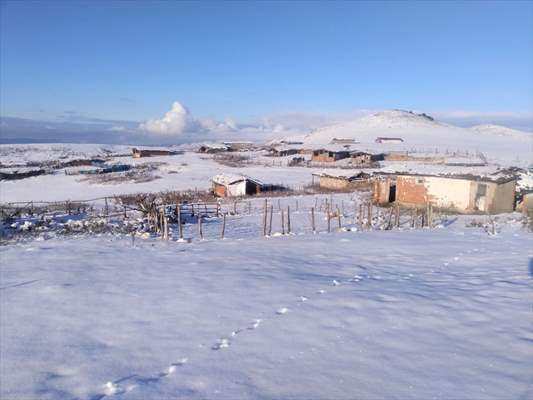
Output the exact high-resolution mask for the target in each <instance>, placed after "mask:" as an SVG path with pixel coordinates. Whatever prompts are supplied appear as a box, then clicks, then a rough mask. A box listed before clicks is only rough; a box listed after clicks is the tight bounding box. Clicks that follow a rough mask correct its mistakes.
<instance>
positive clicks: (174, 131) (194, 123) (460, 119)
mask: <svg viewBox="0 0 533 400" xmlns="http://www.w3.org/2000/svg"><path fill="white" fill-rule="evenodd" d="M376 111H382V110H353V111H350V112H338V113H331V112H329V113H326V112H324V113H321V112H283V113H277V114H271V115H267V116H264V117H259V118H255V119H254V120H251V121H247V122H236V121H235V120H234V119H232V118H229V117H227V118H225V119H223V120H216V119H204V118H196V117H194V116H193V115H192V114H191V112H190V111H189V110H188V108H187V107H186V106H185V105H183V104H182V103H181V102H179V101H174V102H173V103H172V105H171V107H170V110H168V111H167V112H166V113H165V114H164V115H163V116H162V117H161V118H159V119H157V118H156V119H148V120H146V121H122V120H106V119H99V118H93V117H91V118H90V117H86V116H83V115H81V114H78V113H76V112H75V111H69V112H68V113H66V112H65V113H62V114H59V115H58V116H57V118H56V119H52V120H36V119H27V118H16V117H7V116H1V117H0V143H18V142H20V143H25V142H26V143H29V142H54V141H56V142H75V143H128V144H146V145H148V144H155V145H164V144H180V143H191V142H201V141H220V140H252V141H258V142H259V141H266V140H270V139H273V138H276V137H282V136H290V135H299V134H306V133H309V132H310V131H312V130H314V129H317V128H321V127H324V126H328V125H333V124H337V123H343V122H346V121H350V120H354V119H357V118H360V117H363V116H365V115H368V114H371V113H373V112H376ZM413 111H415V112H421V111H419V110H413ZM426 113H427V114H429V115H431V116H433V117H434V118H435V119H437V120H439V121H442V122H445V123H449V124H451V125H456V126H460V127H471V126H474V125H481V124H495V125H502V126H506V127H509V128H513V129H518V130H523V131H528V132H533V114H532V113H527V112H492V113H491V112H475V111H434V112H431V111H426Z"/></svg>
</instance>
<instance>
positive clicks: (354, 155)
mask: <svg viewBox="0 0 533 400" xmlns="http://www.w3.org/2000/svg"><path fill="white" fill-rule="evenodd" d="M350 163H351V164H352V165H355V166H358V167H369V166H370V165H372V154H370V153H365V152H364V151H353V152H351V153H350Z"/></svg>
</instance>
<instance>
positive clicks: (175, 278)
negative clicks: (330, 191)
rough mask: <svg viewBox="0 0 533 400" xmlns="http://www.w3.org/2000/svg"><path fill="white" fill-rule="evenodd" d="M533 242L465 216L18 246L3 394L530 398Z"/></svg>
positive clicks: (8, 264) (0, 374)
mask: <svg viewBox="0 0 533 400" xmlns="http://www.w3.org/2000/svg"><path fill="white" fill-rule="evenodd" d="M529 244H530V236H529V234H528V233H527V232H524V231H522V230H521V229H520V227H519V225H518V224H516V225H514V226H513V225H509V226H505V227H504V231H503V232H502V233H501V234H499V235H497V236H493V237H490V236H488V235H487V234H486V233H485V232H483V231H482V230H481V229H477V228H469V229H465V228H464V221H462V220H459V222H456V223H455V224H452V225H451V226H449V227H447V228H443V229H436V230H431V231H427V230H418V231H407V232H394V231H388V232H377V231H375V232H355V233H354V232H346V233H336V234H329V235H328V234H318V235H304V236H293V237H273V238H270V239H259V238H248V239H245V240H235V239H226V240H224V241H220V240H207V241H204V242H200V241H195V242H193V243H192V244H183V243H176V242H161V241H152V240H149V241H141V240H137V242H136V244H135V246H132V244H131V241H130V240H129V239H128V238H124V239H120V238H116V237H105V236H103V237H100V238H92V239H87V238H84V239H69V240H60V239H52V240H48V241H43V242H38V241H36V242H32V243H29V244H25V245H12V246H6V247H3V248H1V249H0V252H1V253H0V256H1V258H2V263H1V264H0V271H1V274H0V290H1V296H0V308H1V310H2V312H1V313H0V335H1V338H2V340H1V341H0V352H1V355H2V362H1V363H0V397H1V398H2V399H4V398H5V399H13V400H17V399H24V400H27V399H40V400H47V399H73V398H76V399H91V400H96V399H105V400H107V399H114V398H116V399H124V400H127V399H170V398H181V399H213V398H218V399H228V400H229V399H237V398H239V399H281V398H284V399H287V398H291V399H310V398H312V399H354V398H358V399H390V398H395V399H402V400H404V399H405V400H408V399H479V400H483V399H494V400H504V399H509V400H511V399H520V398H522V399H526V398H529V396H530V394H531V392H530V390H531V388H530V383H531V376H532V374H533V370H532V365H531V358H530V355H531V341H532V340H533V337H532V336H531V326H530V320H531V319H530V317H531V309H530V300H531V290H532V289H533V287H532V281H531V277H530V276H529V275H528V269H527V260H528V257H531V256H532V255H533V254H532V253H531V249H530V246H529ZM215 260H216V262H215Z"/></svg>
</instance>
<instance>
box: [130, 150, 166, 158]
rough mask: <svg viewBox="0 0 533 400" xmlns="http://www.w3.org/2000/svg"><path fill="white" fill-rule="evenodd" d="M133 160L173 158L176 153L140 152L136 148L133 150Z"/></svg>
mask: <svg viewBox="0 0 533 400" xmlns="http://www.w3.org/2000/svg"><path fill="white" fill-rule="evenodd" d="M131 151H132V156H133V158H141V157H157V156H171V155H174V154H175V153H174V152H172V151H169V150H153V149H149V150H139V149H136V148H133V149H131Z"/></svg>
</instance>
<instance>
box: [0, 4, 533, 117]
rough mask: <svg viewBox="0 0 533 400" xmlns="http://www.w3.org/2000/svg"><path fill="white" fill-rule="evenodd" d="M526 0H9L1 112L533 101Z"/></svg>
mask: <svg viewBox="0 0 533 400" xmlns="http://www.w3.org/2000/svg"><path fill="white" fill-rule="evenodd" d="M532 15H533V8H532V3H531V2H529V1H521V2H519V1H516V2H513V1H506V2H497V1H488V2H481V1H474V2H459V1H453V2H451V1H450V2H437V1H428V2H399V1H395V2H363V1H354V2H308V3H307V2H272V3H270V2H252V1H249V2H170V1H162V2H152V1H150V2H149V1H136V2H128V1H119V2H103V1H102V2H98V1H95V2H83V1H72V2H67V1H58V2H54V1H51V0H46V1H31V2H30V1H2V2H1V27H0V29H1V31H0V33H1V36H0V45H1V48H0V50H1V53H0V56H1V57H0V72H1V75H0V85H1V86H0V88H1V93H0V100H1V103H0V113H1V115H2V117H19V118H28V119H39V120H45V119H54V118H56V119H57V118H60V119H67V120H73V119H76V118H80V120H81V119H83V118H87V117H89V118H100V119H110V120H127V121H143V120H146V119H153V118H160V117H161V116H162V115H163V114H164V113H165V112H167V111H168V110H169V109H170V107H171V105H172V103H173V102H174V101H179V102H181V103H182V104H184V105H186V106H187V108H188V109H189V110H190V111H191V113H193V114H194V115H195V116H198V117H202V118H213V119H218V120H221V119H223V118H225V117H231V118H233V119H235V120H237V121H255V120H257V119H260V118H262V117H264V116H268V115H275V114H280V113H289V112H291V113H295V112H300V113H324V114H327V113H349V112H352V111H353V110H359V109H370V110H378V109H386V108H403V109H416V110H420V111H429V112H442V113H446V112H452V111H454V112H457V111H470V112H480V113H485V114H486V115H491V113H501V112H506V113H508V114H509V113H515V112H516V113H521V115H523V114H524V113H531V110H532V108H533V94H532V91H533V82H532V73H531V71H532V69H533V65H532V54H533V47H532V37H533V28H532V19H533V17H532Z"/></svg>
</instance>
